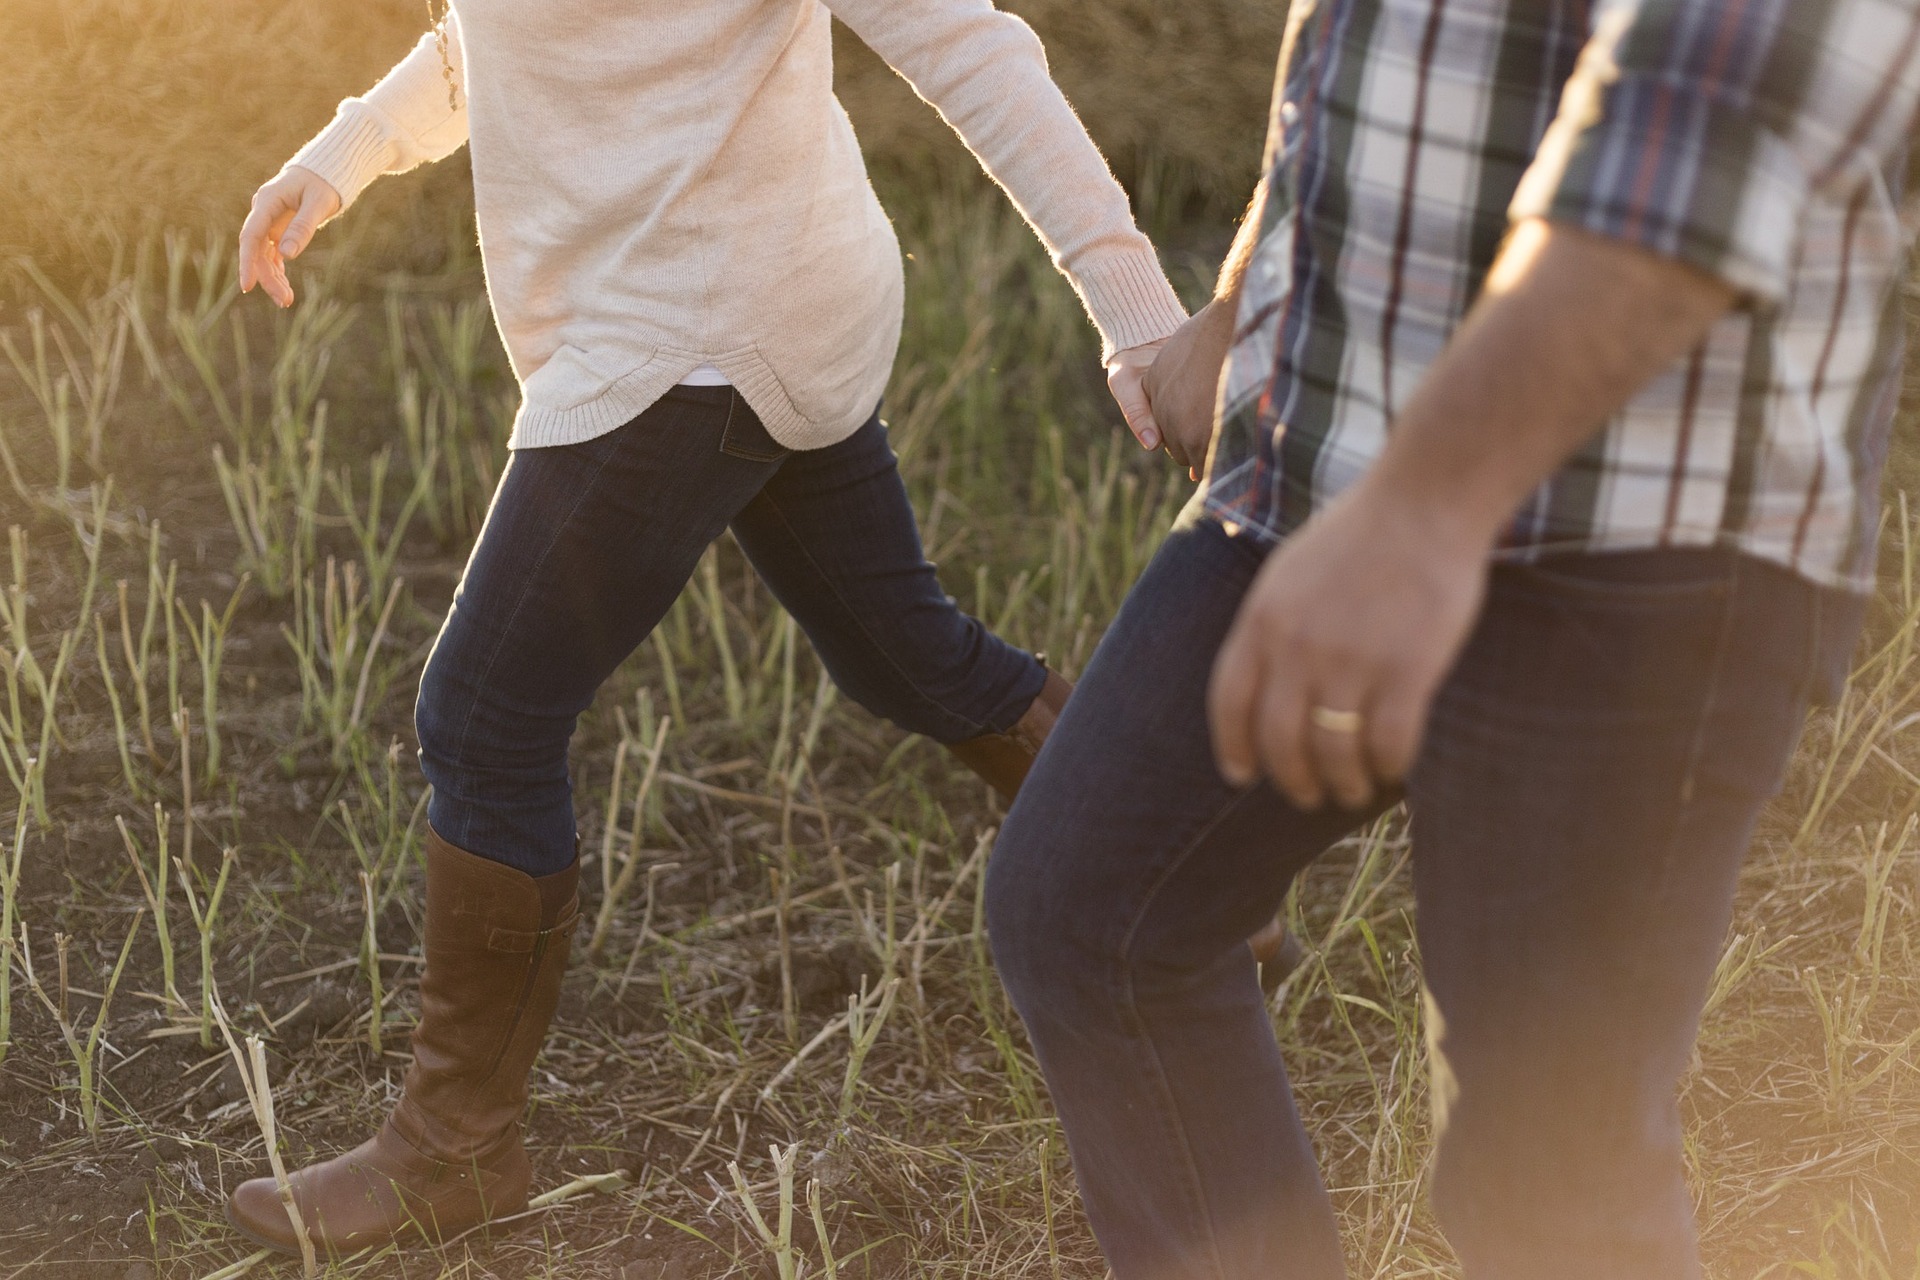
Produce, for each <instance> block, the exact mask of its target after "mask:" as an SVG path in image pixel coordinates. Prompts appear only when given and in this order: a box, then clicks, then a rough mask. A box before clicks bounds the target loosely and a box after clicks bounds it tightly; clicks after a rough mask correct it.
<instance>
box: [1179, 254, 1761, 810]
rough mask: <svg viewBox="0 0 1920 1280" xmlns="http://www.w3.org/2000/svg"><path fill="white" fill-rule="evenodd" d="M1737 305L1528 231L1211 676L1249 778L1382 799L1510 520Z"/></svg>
mask: <svg viewBox="0 0 1920 1280" xmlns="http://www.w3.org/2000/svg"><path fill="white" fill-rule="evenodd" d="M1734 302H1735V294H1734V292H1733V290H1732V289H1731V288H1729V287H1728V286H1727V285H1726V284H1725V283H1723V282H1721V281H1719V280H1716V279H1713V278H1711V277H1709V276H1705V275H1702V274H1701V273H1699V272H1697V271H1695V270H1694V269H1693V268H1691V267H1688V266H1684V265H1682V264H1680V263H1678V262H1674V261H1671V260H1669V259H1666V258H1662V257H1660V256H1658V255H1656V254H1654V253H1652V252H1649V251H1647V250H1644V249H1640V248H1637V247H1635V246H1632V245H1628V244H1624V243H1620V242H1618V241H1613V240H1609V239H1606V238H1604V237H1601V236H1597V235H1593V234H1590V233H1588V232H1584V231H1579V230H1576V229H1572V228H1565V227H1554V226H1549V225H1548V224H1547V223H1544V222H1540V221H1528V222H1523V223H1521V224H1520V225H1519V226H1518V227H1517V228H1515V230H1514V233H1513V235H1512V236H1511V237H1510V238H1509V239H1508V242H1507V245H1506V247H1505V249H1503V250H1502V251H1501V254H1500V257H1499V259H1498V260H1497V261H1496V262H1495V264H1494V267H1493V270H1492V271H1491V272H1490V273H1489V275H1488V277H1487V284H1486V288H1485V289H1484V290H1483V291H1482V292H1481V295H1480V300H1479V301H1478V302H1477V303H1475V304H1474V308H1473V310H1472V312H1471V313H1470V314H1469V315H1468V317H1467V319H1466V322H1465V323H1464V324H1462V325H1461V326H1460V328H1459V330H1458V331H1456V333H1455V334H1454V337H1453V341H1452V342H1451V343H1450V344H1449V345H1448V347H1447V349H1446V351H1444V352H1442V353H1441V355H1440V358H1439V359H1438V360H1437V361H1435V362H1434V364H1433V366H1432V367H1431V368H1430V369H1429V370H1428V371H1427V375H1426V377H1424V378H1423V379H1421V381H1420V384H1419V386H1418V387H1417V388H1415V390H1414V393H1413V395H1412V397H1411V398H1410V399H1409V400H1408V402H1407V404H1406V405H1405V406H1404V407H1403V408H1402V409H1401V411H1400V413H1399V414H1398V415H1397V416H1396V419H1395V422H1394V428H1393V431H1392V433H1391V434H1390V436H1389V438H1388V441H1387V447H1386V449H1385V450H1384V451H1383V452H1382V453H1381V455H1380V457H1379V458H1378V459H1377V460H1376V461H1375V462H1374V464H1373V466H1372V468H1371V469H1369V470H1368V472H1367V473H1366V475H1365V476H1364V477H1363V478H1362V479H1361V480H1360V482H1359V483H1358V484H1356V485H1355V486H1354V487H1353V488H1352V489H1351V490H1349V491H1348V492H1347V493H1346V494H1345V495H1344V496H1342V497H1340V498H1338V499H1336V500H1335V501H1334V502H1333V503H1331V504H1330V505H1329V506H1327V507H1326V508H1325V509H1324V510H1322V511H1320V512H1319V513H1318V514H1317V515H1315V516H1313V517H1312V518H1310V519H1309V520H1308V521H1307V523H1306V524H1305V525H1304V526H1303V527H1302V528H1301V530H1300V531H1299V532H1298V533H1296V534H1294V535H1293V537H1292V538H1291V539H1290V540H1288V542H1287V543H1286V544H1285V545H1283V546H1282V547H1281V548H1280V549H1279V550H1277V551H1275V552H1274V553H1273V555H1272V556H1271V557H1270V558H1269V560H1268V561H1267V563H1266V564H1265V565H1264V566H1262V568H1261V570H1260V574H1259V576H1258V577H1257V578H1256V579H1255V580H1254V584H1253V587H1252V589H1251V590H1250V591H1249V592H1248V593H1247V597H1246V599H1245V600H1244V601H1242V602H1241V606H1240V616H1239V617H1238V618H1237V619H1236V620H1235V621H1234V624H1233V630H1232V631H1231V632H1230V633H1228V636H1227V639H1226V642H1225V644H1224V645H1223V646H1222V647H1221V650H1220V654H1219V657H1218V658H1217V659H1216V661H1215V664H1214V670H1213V683H1212V686H1211V688H1210V689H1209V691H1208V713H1209V716H1210V719H1211V723H1212V729H1213V743H1214V754H1215V757H1216V758H1217V760H1218V763H1219V765H1220V772H1221V773H1222V774H1223V775H1224V776H1225V777H1226V778H1227V779H1228V780H1229V781H1231V782H1235V783H1240V784H1245V783H1248V782H1251V781H1253V779H1254V778H1255V777H1256V776H1258V775H1259V774H1260V773H1262V772H1264V773H1266V774H1267V776H1269V777H1271V778H1272V779H1273V780H1274V782H1275V783H1276V784H1277V785H1278V786H1279V787H1280V789H1281V790H1282V791H1284V792H1285V793H1286V794H1287V795H1288V796H1289V797H1290V798H1291V799H1292V800H1293V801H1294V802H1295V803H1296V804H1299V805H1300V806H1302V807H1303V808H1308V809H1312V808H1317V807H1318V806H1319V805H1320V804H1321V803H1323V802H1324V801H1325V800H1326V798H1327V796H1328V794H1329V793H1330V794H1331V795H1332V796H1333V798H1334V799H1336V800H1338V801H1339V802H1340V803H1341V804H1344V805H1349V806H1354V807H1359V806H1363V805H1365V804H1366V803H1367V802H1368V801H1369V800H1370V799H1372V797H1373V796H1374V795H1375V794H1376V793H1377V792H1378V790H1379V788H1380V787H1381V786H1383V785H1386V784H1390V783H1393V782H1397V781H1399V780H1400V779H1402V778H1404V777H1405V776H1406V773H1407V770H1408V769H1410V768H1412V767H1413V760H1414V757H1415V756H1416V755H1417V754H1418V752H1419V749H1420V739H1421V735H1422V733H1423V732H1424V731H1425V728H1426V720H1427V711H1428V707H1429V705H1430V704H1431V702H1432V700H1433V695H1434V693H1435V692H1436V691H1437V690H1438V689H1439V687H1440V682H1441V680H1443V679H1444V678H1445V676H1446V673H1447V671H1448V669H1449V668H1451V666H1452V665H1453V661H1454V659H1455V657H1456V656H1458V654H1459V652H1460V648H1461V646H1462V645H1463V644H1465V643H1466V638H1467V634H1468V632H1469V631H1470V630H1471V629H1472V626H1473V622H1474V619H1475V617H1476V615H1477V614H1478V613H1479V610H1480V602H1481V598H1482V596H1483V595H1484V593H1485V590H1486V577H1487V559H1488V556H1489V555H1490V553H1491V551H1492V549H1493V546H1494V544H1495V543H1496V542H1497V541H1498V539H1499V535H1500V531H1501V529H1502V528H1503V527H1504V526H1505V524H1506V522H1507V521H1508V520H1509V519H1510V518H1511V517H1512V514H1513V512H1514V511H1515V510H1516V509H1518V507H1519V505H1520V503H1521V502H1522V501H1524V500H1525V498H1526V496H1527V495H1528V494H1530V493H1532V492H1534V490H1535V489H1536V488H1537V487H1538V486H1539V484H1540V483H1541V481H1543V480H1545V479H1546V478H1547V477H1548V476H1550V475H1552V474H1553V472H1554V470H1555V469H1556V468H1558V467H1559V466H1560V465H1561V464H1562V463H1563V462H1565V460H1566V459H1567V457H1568V456H1569V455H1570V454H1572V453H1573V451H1574V450H1576V449H1577V448H1579V447H1580V445H1581V444H1582V443H1583V442H1585V441H1586V440H1588V439H1590V438H1591V437H1592V436H1593V435H1594V433H1595V432H1596V431H1597V430H1599V428H1600V426H1601V424H1603V423H1605V422H1606V421H1607V420H1608V419H1609V418H1610V417H1611V416H1612V415H1613V414H1614V413H1615V412H1616V411H1617V410H1618V409H1619V408H1620V407H1621V406H1622V405H1624V404H1625V403H1627V401H1628V400H1630V399H1631V398H1632V397H1633V396H1634V395H1636V394H1638V393H1639V391H1640V390H1641V388H1643V387H1645V386H1646V385H1647V384H1648V383H1649V382H1650V381H1652V380H1653V379H1654V378H1655V377H1656V376H1658V375H1660V374H1661V373H1663V372H1665V371H1667V370H1670V369H1671V368H1673V366H1674V364H1675V362H1676V361H1677V360H1678V359H1679V358H1680V357H1681V356H1683V355H1685V354H1686V353H1687V352H1688V351H1691V350H1694V349H1695V348H1696V347H1698V346H1699V344H1700V343H1702V342H1704V341H1705V340H1706V338H1707V335H1708V333H1709V332H1710V331H1711V330H1712V328H1713V325H1714V324H1715V323H1716V322H1717V321H1718V320H1719V319H1720V317H1721V316H1723V315H1725V314H1726V312H1727V309H1728V308H1729V307H1731V306H1732V305H1733V304H1734ZM1156 407H1158V408H1160V410H1161V414H1162V420H1163V421H1165V420H1166V419H1167V417H1168V413H1167V408H1166V406H1164V405H1161V406H1156Z"/></svg>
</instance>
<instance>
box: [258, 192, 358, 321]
mask: <svg viewBox="0 0 1920 1280" xmlns="http://www.w3.org/2000/svg"><path fill="white" fill-rule="evenodd" d="M340 203H341V202H340V193H339V192H338V191H335V190H334V189H333V185H332V184H331V183H329V182H328V181H327V180H326V179H325V178H322V177H321V176H320V175H319V174H317V173H315V172H313V171H312V170H311V169H303V168H301V167H300V166H299V165H297V164H296V165H288V166H287V167H286V168H285V169H283V170H281V172H280V174H279V176H277V177H276V178H274V180H273V181H271V182H269V183H267V185H266V186H264V187H261V188H260V190H258V191H256V192H255V193H254V195H253V207H252V208H251V209H250V210H248V212H247V221H246V224H245V225H244V226H242V227H241V228H240V292H242V293H247V292H249V291H250V290H252V288H253V287H254V286H255V285H256V284H257V285H259V286H260V287H261V288H263V289H265V290H266V292H267V296H268V297H270V298H272V299H273V300H274V301H275V302H277V303H278V304H280V305H281V306H283V307H290V306H292V305H293V285H292V283H291V282H289V281H288V279H287V263H288V262H290V261H292V260H293V259H294V258H297V257H299V256H300V254H301V252H302V251H304V250H305V249H306V247H307V245H308V244H309V243H311V242H312V240H313V236H314V233H315V232H316V231H318V230H320V228H321V227H323V226H325V225H326V224H327V223H328V222H329V221H331V220H332V219H333V217H334V216H335V215H337V214H338V213H339V212H340Z"/></svg>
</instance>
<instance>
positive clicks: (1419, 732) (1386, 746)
mask: <svg viewBox="0 0 1920 1280" xmlns="http://www.w3.org/2000/svg"><path fill="white" fill-rule="evenodd" d="M1432 701H1433V690H1432V688H1431V687H1429V686H1428V685H1427V684H1426V683H1425V682H1421V681H1415V680H1412V679H1408V678H1404V677H1403V678H1401V679H1399V680H1396V681H1393V682H1390V683H1389V684H1388V685H1386V686H1385V687H1384V688H1383V689H1382V690H1381V691H1380V694H1379V695H1378V696H1377V697H1376V698H1375V699H1374V704H1373V709H1372V711H1370V712H1369V713H1368V716H1367V725H1366V731H1365V732H1366V753H1367V760H1368V763H1369V764H1370V765H1371V766H1372V769H1373V776H1374V777H1376V778H1378V779H1379V780H1380V781H1381V782H1382V783H1383V784H1386V785H1389V786H1391V785H1393V784H1395V783H1399V782H1402V781H1404V780H1405V779H1406V776H1407V774H1408V773H1410V772H1411V771H1412V770H1413V762H1414V760H1415V759H1417V758H1418V757H1419V754H1420V742H1421V739H1422V738H1423V737H1424V736H1425V734H1426V726H1427V709H1428V708H1429V707H1430V706H1431V705H1432Z"/></svg>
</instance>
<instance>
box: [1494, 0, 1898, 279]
mask: <svg viewBox="0 0 1920 1280" xmlns="http://www.w3.org/2000/svg"><path fill="white" fill-rule="evenodd" d="M1917 98H1920V0H1613V2H1612V3H1606V4H1603V5H1602V6H1600V8H1599V10H1598V11H1597V13H1596V15H1595V18H1594V27H1593V36H1592V38H1591V40H1590V41H1589V42H1588V44H1587V46H1586V48H1585V50H1584V51H1583V53H1582V55H1581V57H1580V60H1579V63H1578V66H1577V67H1576V69H1575V71H1574V73H1573V75H1572V76H1571V77H1570V78H1569V79H1568V82H1567V85H1566V89H1565V91H1564V93H1563V95H1562V98H1561V103H1560V108H1559V112H1558V114H1557V116H1556V117H1555V119H1554V121H1553V122H1552V124H1551V125H1550V126H1549V128H1548V130H1547V132H1546V135H1545V137H1544V138H1543V140H1542V142H1541V145H1540V148H1539V150H1538V152H1537V153H1536V155H1535V158H1534V162H1533V164H1532V165H1531V166H1530V167H1529V169H1528V171H1527V173H1526V175H1525V177H1524V178H1523V179H1522V181H1521V183H1520V186H1519V188H1518V190H1517V191H1516V193H1515V196H1514V200H1513V203H1512V206H1511V209H1510V213H1511V215H1512V217H1513V218H1514V219H1515V220H1519V219H1524V218H1535V217H1540V218H1547V219H1550V220H1552V221H1555V222H1560V223H1564V224H1568V225H1573V226H1577V227H1580V228H1582V229H1585V230H1588V231H1592V232H1595V233H1598V234H1602V235H1607V236H1611V237H1613V238H1615V239H1619V240H1623V241H1626V242H1628V243H1632V244H1636V245H1640V246H1641V247H1644V248H1646V249H1648V250H1651V251H1653V252H1656V253H1659V254H1662V255H1664V256H1667V257H1670V258H1674V259H1677V260H1679V261H1681V262H1684V263H1687V264H1688V265H1690V266H1693V267H1696V268H1698V269H1700V270H1702V271H1705V272H1707V273H1709V274H1711V275H1714V276H1716V277H1719V278H1720V279H1723V280H1725V281H1726V282H1727V283H1728V284H1730V285H1732V286H1733V287H1734V288H1736V289H1739V290H1740V291H1741V292H1742V293H1744V294H1746V295H1748V296H1749V297H1750V298H1752V299H1754V300H1756V301H1759V302H1771V301H1777V300H1778V299H1780V298H1781V297H1782V296H1783V295H1784V294H1785V292H1786V290H1787V287H1788V283H1789V281H1790V279H1791V277H1792V272H1793V259H1794V254H1795V253H1796V251H1797V249H1796V246H1797V245H1798V244H1799V242H1800V239H1801V237H1800V234H1799V229H1800V227H1801V224H1802V221H1803V219H1804V217H1805V214H1806V211H1807V208H1808V206H1809V204H1810V202H1812V201H1815V200H1831V201H1836V202H1839V203H1842V204H1844V203H1846V202H1847V201H1849V200H1851V199H1854V198H1856V197H1857V196H1858V195H1860V194H1861V193H1863V192H1866V193H1868V194H1873V193H1874V192H1873V189H1874V188H1875V187H1881V188H1884V187H1885V185H1886V184H1887V182H1888V180H1889V170H1890V169H1891V168H1892V165H1893V162H1894V161H1895V160H1896V159H1897V158H1898V157H1899V156H1900V155H1901V154H1902V153H1903V151H1904V149H1905V147H1906V146H1907V144H1908V139H1909V137H1910V135H1911V132H1912V129H1913V124H1914V113H1915V103H1916V99H1917ZM1880 194H1882V195H1884V197H1885V198H1886V199H1888V200H1894V199H1897V197H1898V193H1894V192H1890V191H1884V190H1883V191H1882V192H1881V193H1880Z"/></svg>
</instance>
